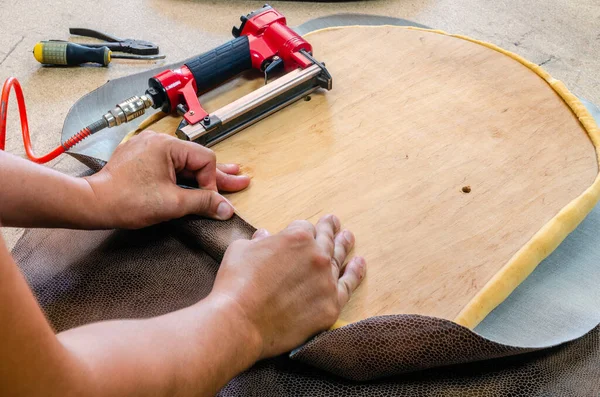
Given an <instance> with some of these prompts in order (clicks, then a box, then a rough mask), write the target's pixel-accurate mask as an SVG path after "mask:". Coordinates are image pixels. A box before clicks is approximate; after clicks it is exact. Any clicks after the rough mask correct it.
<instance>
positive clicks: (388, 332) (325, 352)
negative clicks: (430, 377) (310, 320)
mask: <svg viewBox="0 0 600 397" xmlns="http://www.w3.org/2000/svg"><path fill="white" fill-rule="evenodd" d="M533 350H535V349H525V348H519V347H513V346H506V345H501V344H499V343H495V342H492V341H490V340H487V339H485V338H483V337H482V336H480V335H477V334H476V333H474V332H473V331H471V330H469V329H468V328H465V327H463V326H460V325H458V324H455V323H453V322H450V321H447V320H443V319H439V318H434V317H426V316H417V315H395V316H380V317H371V318H368V319H366V320H363V321H359V322H357V323H353V324H350V325H347V326H345V327H343V328H340V329H336V330H333V331H328V332H324V333H322V334H321V335H318V336H317V337H315V338H314V339H312V340H311V341H309V342H308V343H306V344H305V345H304V346H302V347H301V348H299V349H297V350H296V351H294V352H292V354H291V357H292V358H294V359H296V360H299V361H303V362H305V363H308V364H312V365H314V366H316V367H319V368H322V369H324V370H327V371H329V372H332V373H334V374H336V375H339V376H343V377H345V378H348V379H352V380H359V381H362V380H369V379H376V378H382V377H385V376H390V375H396V374H400V373H405V372H413V371H418V370H423V369H428V368H433V367H440V366H445V365H452V364H461V363H466V362H473V361H480V360H488V359H492V358H498V357H504V356H509V355H514V354H521V353H526V352H529V351H533Z"/></svg>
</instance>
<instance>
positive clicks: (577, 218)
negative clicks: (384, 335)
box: [309, 25, 600, 329]
mask: <svg viewBox="0 0 600 397" xmlns="http://www.w3.org/2000/svg"><path fill="white" fill-rule="evenodd" d="M385 26H386V27H394V28H399V29H410V30H419V31H423V32H429V33H436V34H442V35H445V36H450V37H455V38H457V39H462V40H466V41H470V42H472V43H475V44H479V45H482V46H484V47H487V48H489V49H492V50H494V51H498V52H499V53H501V54H504V55H506V56H508V57H510V58H512V59H514V60H515V61H517V62H519V63H521V64H522V65H523V66H525V67H527V68H529V69H531V70H532V71H533V72H534V73H536V74H537V75H538V76H540V77H541V78H542V79H544V80H545V81H546V82H547V83H548V84H549V85H550V87H552V88H553V89H554V91H556V93H557V94H558V95H559V96H560V97H561V98H562V99H563V101H564V102H565V103H566V104H567V106H569V107H570V108H571V110H572V111H573V113H574V114H575V116H577V118H578V119H579V122H580V123H581V125H582V126H583V128H584V129H585V131H586V132H587V134H588V135H589V137H590V140H591V141H592V144H593V145H594V148H595V150H596V157H597V158H598V165H599V168H600V156H599V150H598V148H599V147H600V129H598V125H597V124H596V121H595V120H594V118H593V117H592V115H591V114H590V112H588V110H587V108H586V107H585V106H584V105H583V103H581V101H580V100H579V99H577V97H576V96H575V95H573V94H572V93H571V92H570V91H569V90H568V89H567V87H566V86H565V85H564V84H563V83H562V82H561V81H559V80H556V79H554V78H553V77H552V76H550V74H548V72H546V71H545V70H544V69H542V68H541V67H540V66H538V65H536V64H535V63H532V62H529V61H528V60H526V59H525V58H523V57H521V56H519V55H517V54H515V53H513V52H510V51H507V50H505V49H503V48H500V47H498V46H496V45H494V44H491V43H487V42H485V41H479V40H475V39H472V38H470V37H467V36H462V35H455V34H450V33H446V32H444V31H442V30H433V29H424V28H417V27H412V26H392V25H385ZM349 27H356V26H346V27H332V28H325V29H321V30H317V31H315V32H311V33H316V32H320V31H326V30H333V29H344V28H349ZM360 27H367V26H360ZM368 27H370V28H381V27H382V26H368ZM311 33H309V35H310V34H311ZM599 198H600V174H599V175H598V176H596V179H595V180H594V183H593V184H592V185H591V186H590V187H589V188H587V189H586V190H585V191H584V192H583V193H582V194H581V195H580V196H579V197H577V198H575V199H574V200H572V201H571V202H570V203H569V204H567V205H566V206H565V207H564V208H563V209H561V210H560V211H559V212H558V214H557V215H556V216H555V217H554V218H552V219H551V220H549V221H548V222H547V223H546V224H545V225H544V226H543V227H542V228H541V229H540V230H539V231H538V232H537V233H536V234H534V235H533V237H532V238H531V239H530V240H529V241H528V242H527V243H526V244H525V245H524V246H523V247H521V249H520V250H519V251H517V253H516V254H514V255H513V257H512V258H510V260H509V261H508V263H507V264H506V265H504V266H503V267H502V268H501V269H500V270H499V271H498V272H497V273H496V274H495V275H494V276H493V277H492V278H491V279H490V280H489V281H488V282H487V283H486V284H485V285H484V286H483V288H482V289H481V290H480V291H479V292H478V293H477V294H476V295H475V296H474V297H473V298H472V299H471V301H469V303H467V305H466V306H465V307H464V308H463V309H462V310H461V312H460V313H459V314H458V316H457V317H456V318H455V319H454V322H456V323H458V324H460V325H463V326H465V327H468V328H471V329H473V328H475V327H476V326H477V324H479V323H480V322H481V321H482V320H483V319H484V318H485V317H486V316H487V315H488V314H489V313H490V312H491V311H492V310H494V309H495V308H496V307H497V306H498V305H499V304H501V303H502V302H503V301H504V300H505V299H506V298H507V297H508V296H509V295H510V294H511V293H512V292H513V291H514V290H515V288H517V287H518V286H519V284H521V283H522V282H523V281H524V280H525V279H526V278H527V277H528V276H529V275H530V274H531V272H533V270H534V269H535V268H536V267H537V265H538V264H539V263H540V262H541V261H542V260H544V259H545V258H546V257H547V256H548V255H550V253H552V251H554V250H555V249H556V247H558V246H559V244H560V243H561V242H562V241H563V240H564V239H565V238H566V237H567V236H568V235H569V233H571V232H572V231H573V230H574V229H575V228H576V227H577V225H579V223H581V221H583V219H584V218H585V217H586V216H587V215H588V214H589V213H590V211H591V210H592V209H593V208H594V206H595V205H596V203H597V202H598V199H599ZM347 324H348V323H347V322H345V321H343V320H338V321H337V322H336V323H335V324H334V325H333V326H332V327H331V328H332V329H335V328H339V327H343V326H344V325H347Z"/></svg>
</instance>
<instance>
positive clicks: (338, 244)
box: [331, 230, 354, 279]
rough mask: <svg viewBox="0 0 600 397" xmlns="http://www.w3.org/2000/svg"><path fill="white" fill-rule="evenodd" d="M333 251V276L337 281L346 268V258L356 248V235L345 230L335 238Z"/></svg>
mask: <svg viewBox="0 0 600 397" xmlns="http://www.w3.org/2000/svg"><path fill="white" fill-rule="evenodd" d="M334 245H335V247H334V249H333V257H332V258H331V259H332V263H333V276H334V277H335V278H336V279H337V278H338V277H339V276H340V273H341V272H342V270H343V268H344V262H345V261H346V257H347V256H348V254H349V253H350V251H352V248H353V247H354V235H353V234H352V233H351V232H350V231H349V230H343V231H342V232H340V233H338V234H337V235H336V236H335V240H334Z"/></svg>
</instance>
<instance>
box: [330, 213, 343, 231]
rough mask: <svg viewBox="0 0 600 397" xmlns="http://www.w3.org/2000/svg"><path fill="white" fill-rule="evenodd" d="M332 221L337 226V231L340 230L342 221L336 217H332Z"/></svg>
mask: <svg viewBox="0 0 600 397" xmlns="http://www.w3.org/2000/svg"><path fill="white" fill-rule="evenodd" d="M331 220H332V221H333V224H334V225H335V228H336V229H337V230H339V229H340V226H341V225H340V220H339V219H338V217H337V216H335V215H331Z"/></svg>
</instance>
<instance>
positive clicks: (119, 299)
mask: <svg viewBox="0 0 600 397" xmlns="http://www.w3.org/2000/svg"><path fill="white" fill-rule="evenodd" d="M254 230H255V229H254V228H252V227H251V226H250V225H248V224H247V223H245V222H244V221H243V220H242V219H241V218H239V217H237V216H236V217H234V218H233V219H232V220H230V221H229V222H218V221H212V220H207V219H202V218H198V217H189V218H186V219H185V220H177V221H172V222H168V223H164V224H161V225H157V226H154V227H150V228H146V229H142V230H114V231H80V230H64V229H55V230H49V229H36V230H29V231H27V232H26V233H25V234H24V235H23V237H22V238H21V239H20V240H19V242H18V243H17V244H16V246H15V248H14V249H13V255H14V257H15V260H16V261H17V263H18V264H19V266H20V267H21V269H22V272H23V274H24V275H25V278H26V279H27V281H28V282H29V284H30V286H31V288H32V290H33V292H34V294H35V296H36V297H37V299H38V301H39V303H40V305H41V307H42V309H43V310H44V312H45V313H46V315H47V317H48V319H49V320H50V322H51V323H52V325H53V326H54V328H55V329H56V330H57V331H62V330H65V329H69V328H73V327H76V326H78V325H82V324H87V323H90V322H94V321H101V320H108V319H116V318H144V317H152V316H157V315H160V314H164V313H168V312H171V311H174V310H177V309H180V308H183V307H187V306H190V305H192V304H193V303H196V302H198V301H199V300H200V299H202V298H203V297H205V296H206V295H207V294H208V293H209V292H210V290H211V288H212V283H213V281H214V278H215V275H216V272H217V268H218V264H219V262H220V260H221V256H222V254H223V253H224V252H225V248H226V247H227V245H229V243H231V242H232V241H234V240H236V239H240V238H249V237H251V236H252V233H254Z"/></svg>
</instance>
